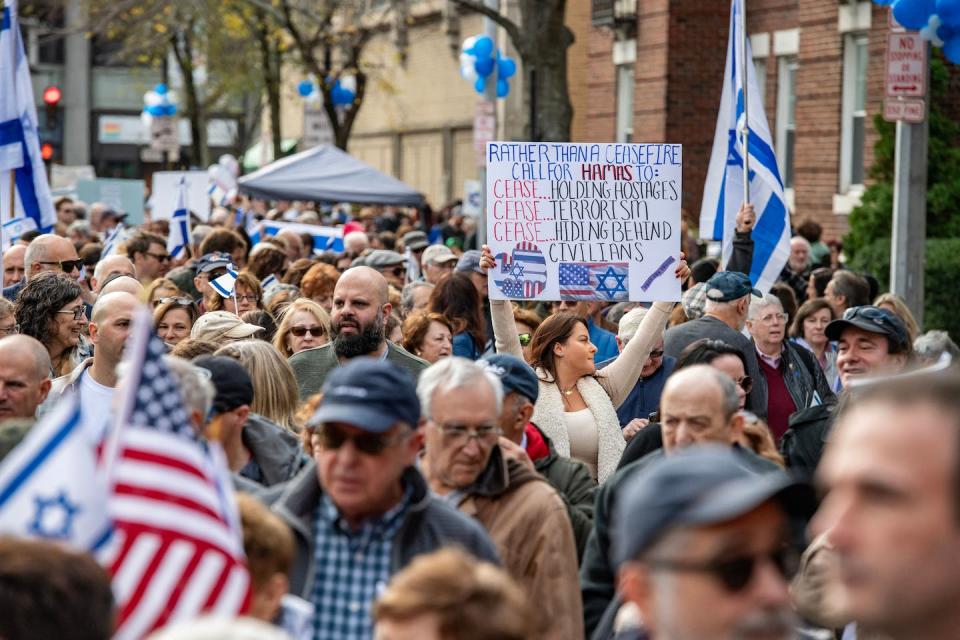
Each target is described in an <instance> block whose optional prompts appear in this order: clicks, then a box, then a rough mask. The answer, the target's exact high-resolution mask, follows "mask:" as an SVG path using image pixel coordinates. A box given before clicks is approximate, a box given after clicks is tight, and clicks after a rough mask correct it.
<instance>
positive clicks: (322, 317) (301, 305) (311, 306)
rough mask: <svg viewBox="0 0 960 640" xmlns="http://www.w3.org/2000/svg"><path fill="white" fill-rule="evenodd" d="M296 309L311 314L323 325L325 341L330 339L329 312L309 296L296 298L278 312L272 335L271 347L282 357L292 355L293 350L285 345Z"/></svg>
mask: <svg viewBox="0 0 960 640" xmlns="http://www.w3.org/2000/svg"><path fill="white" fill-rule="evenodd" d="M297 311H306V312H307V313H309V314H311V315H312V316H313V319H314V320H316V321H317V322H319V323H320V325H321V326H322V327H323V332H324V335H325V336H326V338H327V341H328V342H329V340H330V314H328V313H327V312H326V311H325V310H324V308H323V307H321V306H320V305H319V304H317V303H316V302H314V301H313V300H311V299H310V298H297V299H296V300H294V301H293V302H291V303H290V304H289V305H287V306H286V307H285V308H284V309H283V312H282V313H281V314H280V324H279V326H277V333H276V334H275V335H274V336H273V347H274V348H275V349H276V350H277V351H279V352H280V355H282V356H283V357H284V358H289V357H290V356H292V355H293V351H291V350H290V347H289V346H288V345H287V335H288V334H289V333H290V325H291V324H292V322H293V320H292V318H293V314H295V313H296V312H297Z"/></svg>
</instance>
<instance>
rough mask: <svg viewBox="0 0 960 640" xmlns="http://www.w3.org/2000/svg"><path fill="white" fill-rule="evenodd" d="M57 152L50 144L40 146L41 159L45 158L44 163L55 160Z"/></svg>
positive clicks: (45, 143)
mask: <svg viewBox="0 0 960 640" xmlns="http://www.w3.org/2000/svg"><path fill="white" fill-rule="evenodd" d="M55 152H56V149H54V148H53V145H52V144H50V143H49V142H44V143H43V144H42V145H40V157H41V158H43V161H44V162H50V161H51V160H53V155H54V153H55Z"/></svg>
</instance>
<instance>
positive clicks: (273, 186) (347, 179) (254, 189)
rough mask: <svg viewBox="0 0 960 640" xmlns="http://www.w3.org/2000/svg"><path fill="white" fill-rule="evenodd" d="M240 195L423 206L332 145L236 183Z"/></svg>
mask: <svg viewBox="0 0 960 640" xmlns="http://www.w3.org/2000/svg"><path fill="white" fill-rule="evenodd" d="M239 184H240V191H242V192H244V193H247V194H250V195H251V196H253V197H255V198H264V199H267V200H312V201H316V202H352V203H356V204H395V205H408V206H417V205H420V204H423V194H421V193H419V192H418V191H417V190H416V189H414V188H413V187H410V186H408V185H406V184H404V183H403V182H401V181H399V180H397V179H396V178H393V177H391V176H388V175H386V174H383V173H380V172H379V171H377V170H376V169H374V168H373V167H371V166H370V165H368V164H367V163H365V162H361V161H360V160H357V159H356V158H354V157H353V156H351V155H350V154H348V153H345V152H344V151H341V150H340V149H338V148H337V147H334V146H332V145H320V146H319V147H315V148H313V149H308V150H307V151H302V152H300V153H297V154H294V155H292V156H289V157H286V158H281V159H280V160H277V161H276V162H273V163H270V164H268V165H267V166H265V167H263V168H262V169H260V170H259V171H255V172H254V173H251V174H250V175H248V176H244V177H242V178H240V180H239Z"/></svg>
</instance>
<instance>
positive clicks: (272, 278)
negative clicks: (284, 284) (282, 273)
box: [260, 273, 280, 293]
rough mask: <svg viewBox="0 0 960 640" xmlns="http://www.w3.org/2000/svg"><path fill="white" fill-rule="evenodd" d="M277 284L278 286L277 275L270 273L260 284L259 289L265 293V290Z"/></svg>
mask: <svg viewBox="0 0 960 640" xmlns="http://www.w3.org/2000/svg"><path fill="white" fill-rule="evenodd" d="M278 284H280V280H279V279H278V278H277V274H275V273H271V274H270V275H268V276H267V277H266V278H264V279H263V280H262V281H261V282H260V288H261V289H263V291H264V293H266V291H267V289H269V288H270V287H272V286H274V285H278Z"/></svg>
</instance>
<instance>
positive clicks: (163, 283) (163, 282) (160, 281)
mask: <svg viewBox="0 0 960 640" xmlns="http://www.w3.org/2000/svg"><path fill="white" fill-rule="evenodd" d="M157 289H173V291H174V293H173V294H172V295H169V296H167V297H168V298H185V297H187V294H186V293H184V292H183V291H181V290H180V287H178V286H177V283H176V282H174V281H173V280H171V279H170V278H155V279H154V280H153V282H151V283H150V284H148V285H147V288H146V290H144V292H143V301H144V302H146V303H147V304H149V305H152V304H153V294H155V293H156V292H157Z"/></svg>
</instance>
